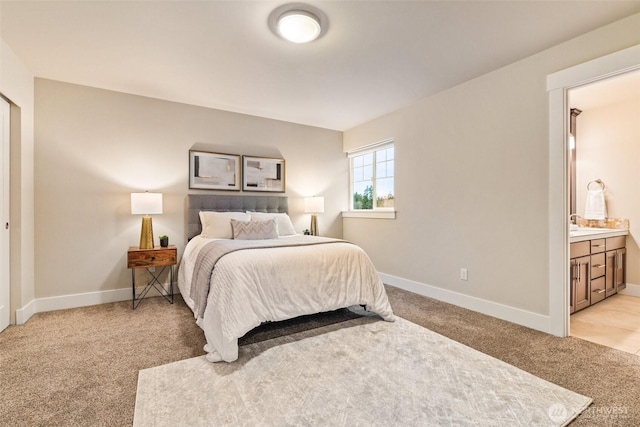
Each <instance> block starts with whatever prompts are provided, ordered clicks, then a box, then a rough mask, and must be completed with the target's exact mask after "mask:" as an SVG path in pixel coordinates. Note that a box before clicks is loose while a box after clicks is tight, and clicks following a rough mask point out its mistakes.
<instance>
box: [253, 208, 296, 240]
mask: <svg viewBox="0 0 640 427" xmlns="http://www.w3.org/2000/svg"><path fill="white" fill-rule="evenodd" d="M247 213H248V214H251V220H252V221H253V220H258V221H264V220H266V219H272V218H275V220H276V224H277V225H278V235H279V236H293V235H295V234H296V229H295V228H293V224H292V223H291V218H289V215H287V214H286V213H265V212H247Z"/></svg>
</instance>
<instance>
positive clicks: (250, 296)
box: [178, 236, 394, 362]
mask: <svg viewBox="0 0 640 427" xmlns="http://www.w3.org/2000/svg"><path fill="white" fill-rule="evenodd" d="M282 238H286V237H281V239H282ZM212 240H213V239H206V238H203V237H201V236H196V237H194V238H193V239H191V241H190V242H189V243H188V244H187V246H186V248H185V251H184V254H183V256H182V260H181V262H180V268H179V271H178V287H179V289H180V293H181V294H182V296H183V298H184V300H185V302H186V303H187V305H188V306H189V307H190V308H191V309H192V310H193V307H194V302H193V300H192V299H191V298H190V296H189V295H190V294H191V278H192V276H193V269H194V266H195V263H196V258H197V255H198V251H199V250H200V249H202V248H203V247H204V246H205V245H206V244H207V243H209V242H210V241H212ZM358 304H361V305H366V307H367V309H368V310H370V311H372V312H374V313H377V314H378V315H380V317H382V318H383V319H384V320H387V321H393V320H394V316H393V311H392V310H391V306H390V305H389V301H388V299H387V294H386V292H385V289H384V285H383V284H382V281H381V280H380V278H379V276H378V273H377V272H376V269H375V267H374V266H373V263H372V262H371V260H370V259H369V257H368V256H367V254H366V253H365V252H364V251H363V250H362V249H361V248H359V247H358V246H356V245H353V244H351V243H347V242H337V243H328V244H322V245H311V246H294V247H278V248H263V249H249V250H241V251H236V252H232V253H230V254H228V255H225V256H224V257H222V258H221V259H220V260H219V261H218V263H217V264H216V267H215V269H214V270H213V274H212V275H211V288H210V291H209V296H208V300H207V307H206V309H205V311H204V314H203V316H202V317H201V318H198V319H196V323H197V324H198V325H199V326H200V327H201V328H202V329H203V330H204V333H205V337H206V339H207V345H206V346H205V351H207V353H208V355H207V359H208V360H210V361H212V362H217V361H226V362H232V361H234V360H236V359H237V358H238V338H239V337H241V336H243V335H244V334H246V333H247V332H248V331H250V330H251V329H253V328H255V327H256V326H258V325H260V324H261V323H262V322H265V321H279V320H286V319H290V318H293V317H297V316H301V315H305V314H312V313H320V312H324V311H331V310H337V309H339V308H343V307H348V306H351V305H358Z"/></svg>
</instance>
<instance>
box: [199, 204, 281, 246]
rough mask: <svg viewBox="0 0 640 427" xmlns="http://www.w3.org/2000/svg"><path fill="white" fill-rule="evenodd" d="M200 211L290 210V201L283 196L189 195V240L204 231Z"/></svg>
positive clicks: (273, 211)
mask: <svg viewBox="0 0 640 427" xmlns="http://www.w3.org/2000/svg"><path fill="white" fill-rule="evenodd" d="M200 211H215V212H246V211H252V212H269V213H277V212H285V213H288V212H289V201H288V199H287V197H283V196H237V195H233V196H226V195H225V196H220V195H216V194H188V195H187V240H190V239H191V238H192V237H194V236H197V235H198V234H200V233H201V232H202V226H201V225H200V216H199V212H200Z"/></svg>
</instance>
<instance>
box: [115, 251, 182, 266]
mask: <svg viewBox="0 0 640 427" xmlns="http://www.w3.org/2000/svg"><path fill="white" fill-rule="evenodd" d="M176 258H177V251H176V248H168V249H165V248H163V249H148V250H129V252H127V268H145V267H162V266H164V265H175V264H176Z"/></svg>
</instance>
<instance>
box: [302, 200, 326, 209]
mask: <svg viewBox="0 0 640 427" xmlns="http://www.w3.org/2000/svg"><path fill="white" fill-rule="evenodd" d="M304 211H305V212H306V213H322V212H324V197H305V199H304Z"/></svg>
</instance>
